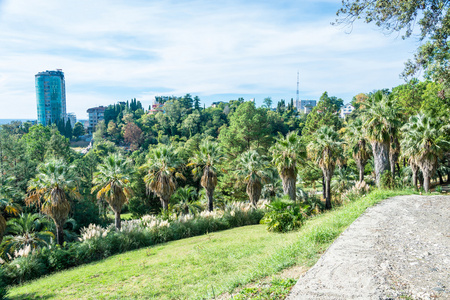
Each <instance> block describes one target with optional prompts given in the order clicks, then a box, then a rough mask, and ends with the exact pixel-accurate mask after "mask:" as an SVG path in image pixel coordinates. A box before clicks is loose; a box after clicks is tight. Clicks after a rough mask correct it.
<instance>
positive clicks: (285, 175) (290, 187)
mask: <svg viewBox="0 0 450 300" xmlns="http://www.w3.org/2000/svg"><path fill="white" fill-rule="evenodd" d="M280 177H281V181H282V183H283V192H284V194H285V195H288V196H289V198H290V199H291V200H294V201H295V199H296V191H295V180H296V178H297V172H296V170H295V168H283V169H282V170H281V172H280Z"/></svg>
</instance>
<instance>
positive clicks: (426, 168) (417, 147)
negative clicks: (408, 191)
mask: <svg viewBox="0 0 450 300" xmlns="http://www.w3.org/2000/svg"><path fill="white" fill-rule="evenodd" d="M448 127H449V125H445V126H443V125H442V124H440V122H439V120H436V119H433V118H431V117H429V116H426V115H424V114H422V113H420V114H418V115H416V116H412V117H410V118H409V122H408V123H407V124H405V125H404V126H403V127H402V131H403V135H404V137H403V140H402V146H403V148H404V152H405V154H406V155H408V156H409V157H410V163H412V165H414V164H416V165H418V166H419V167H420V170H421V171H422V174H423V187H424V189H425V192H428V191H429V189H430V179H431V177H432V176H433V174H434V172H435V170H436V168H437V162H438V158H439V157H441V156H442V154H443V153H444V149H443V147H444V144H448V143H449V142H448V141H447V140H446V136H445V134H444V130H445V129H447V128H448ZM412 165H411V169H412ZM413 180H414V179H413ZM415 180H417V179H415Z"/></svg>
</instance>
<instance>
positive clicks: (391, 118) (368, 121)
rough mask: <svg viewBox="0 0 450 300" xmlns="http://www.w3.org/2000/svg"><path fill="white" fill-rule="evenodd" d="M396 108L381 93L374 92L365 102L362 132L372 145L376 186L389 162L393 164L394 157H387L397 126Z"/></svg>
mask: <svg viewBox="0 0 450 300" xmlns="http://www.w3.org/2000/svg"><path fill="white" fill-rule="evenodd" d="M395 116H398V108H397V107H396V106H395V105H394V104H393V102H392V100H391V99H389V96H387V95H385V94H383V93H382V92H381V91H378V92H376V93H375V94H373V95H372V97H371V98H370V99H369V101H368V102H367V110H366V112H365V113H364V118H365V121H364V124H363V127H364V130H365V132H366V135H367V138H368V139H369V141H370V143H371V145H372V151H373V157H374V166H375V176H376V182H377V185H378V186H379V185H380V182H381V181H380V180H381V175H382V174H383V173H384V171H386V170H388V169H389V168H390V161H393V162H394V164H395V160H394V159H395V158H396V156H392V157H391V159H390V157H389V149H390V148H391V147H390V145H391V139H392V142H394V141H395V140H394V139H395V138H396V136H394V134H395V133H396V130H395V128H396V127H397V126H398V125H399V123H398V119H396V118H395Z"/></svg>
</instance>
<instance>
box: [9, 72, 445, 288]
mask: <svg viewBox="0 0 450 300" xmlns="http://www.w3.org/2000/svg"><path fill="white" fill-rule="evenodd" d="M441 88H442V85H441V84H440V83H435V82H419V81H411V82H409V83H408V84H405V85H401V86H399V87H396V88H394V89H392V92H391V91H389V90H382V91H375V92H372V93H368V94H358V95H356V96H355V98H354V99H353V100H352V104H354V106H355V110H354V111H353V112H352V114H350V115H349V116H347V117H346V118H345V119H342V118H339V117H338V113H339V110H340V109H341V107H342V105H343V101H342V99H338V98H336V97H333V96H329V95H328V94H327V93H324V94H323V95H322V97H321V98H320V101H319V102H318V104H317V106H316V107H315V108H314V109H312V111H311V112H310V113H309V114H304V113H301V112H298V111H297V110H295V109H294V106H293V103H292V102H291V103H287V105H286V102H285V101H284V100H282V101H279V102H278V104H277V106H276V109H274V110H272V109H271V108H270V107H271V105H272V102H271V101H272V100H271V99H266V100H265V105H264V106H263V107H256V105H255V104H254V103H253V102H245V101H244V100H243V99H238V100H231V101H228V102H221V103H218V104H216V105H214V106H213V107H208V108H205V107H203V108H202V107H201V105H200V102H199V101H200V99H199V98H198V97H192V96H191V95H189V94H187V95H185V96H184V97H168V98H161V99H159V101H160V102H159V104H158V105H156V106H154V107H151V109H150V110H148V111H146V110H145V109H144V108H143V107H142V105H141V103H140V102H139V101H137V100H135V99H133V100H132V101H131V102H119V103H117V104H114V105H110V106H108V107H107V109H106V111H105V122H100V123H99V124H98V125H97V127H96V130H95V132H94V133H93V139H94V140H93V145H92V147H88V149H87V150H89V151H87V153H85V154H83V153H80V152H77V151H75V150H73V148H72V147H70V145H71V142H73V143H75V142H76V141H77V140H78V138H80V136H81V137H82V138H83V139H85V138H86V136H83V133H84V132H83V131H82V130H81V129H80V128H79V127H80V125H76V126H75V127H74V130H73V131H72V140H70V138H69V137H65V136H64V135H63V134H61V133H60V130H62V129H60V130H58V126H56V125H53V126H47V127H44V126H41V125H35V126H31V124H29V123H20V122H13V123H11V124H7V125H2V127H1V129H0V174H1V175H0V196H1V197H0V201H1V202H0V234H1V235H2V236H4V237H3V242H2V244H1V245H0V251H1V253H0V256H1V259H2V260H1V262H2V263H3V264H4V267H5V268H4V269H5V270H6V273H7V275H5V276H6V277H5V278H9V279H8V280H7V281H8V282H9V283H19V282H21V281H22V280H27V279H30V278H31V277H33V276H40V275H41V274H46V273H48V272H51V271H54V270H58V269H61V268H67V267H69V266H72V265H78V264H81V263H85V262H87V261H91V260H92V259H100V258H102V257H105V256H109V255H111V254H112V253H117V252H121V251H126V250H129V249H135V248H136V247H141V246H144V245H150V244H152V243H156V242H160V241H165V240H171V239H177V238H182V237H186V236H190V235H193V234H200V233H203V232H206V231H210V230H218V229H226V228H231V227H234V226H241V225H245V224H255V223H258V222H259V220H260V219H261V218H262V213H261V211H259V210H256V211H255V212H254V213H248V215H246V216H244V217H242V215H241V214H240V213H236V212H234V213H233V214H234V215H232V214H231V212H228V213H227V207H229V205H230V203H232V202H235V201H237V202H239V203H247V204H245V205H248V206H249V207H250V206H252V207H257V206H258V205H260V203H261V200H260V199H265V200H271V199H275V198H280V197H282V195H283V194H284V195H287V196H288V197H289V198H290V199H291V201H297V203H298V205H297V204H296V205H291V204H286V202H277V201H274V202H272V204H270V205H271V208H272V209H271V212H270V213H268V214H267V215H266V217H265V220H266V221H267V222H268V224H271V225H270V226H271V228H273V229H274V230H275V231H287V230H291V229H295V228H298V227H299V226H301V224H302V221H303V219H304V218H306V217H307V216H310V215H313V214H316V213H319V212H320V211H322V210H323V209H330V208H332V206H334V205H340V204H342V203H345V202H347V201H352V200H354V199H355V198H357V197H359V196H361V195H362V194H365V193H367V191H368V190H369V186H372V185H375V184H378V185H382V186H386V187H390V188H393V187H398V186H405V185H412V186H413V187H415V188H422V187H424V188H425V191H426V192H428V191H430V190H431V188H432V185H431V180H432V179H433V178H436V179H439V181H440V182H441V183H443V181H444V180H445V177H447V178H446V179H447V180H449V173H450V154H449V149H450V147H449V141H448V136H449V132H450V131H449V115H450V112H449V106H448V105H447V101H448V99H447V98H445V95H444V98H442V95H440V94H439V91H440V90H441ZM411 97H413V99H414V101H412V100H411V99H410V98H411ZM269 100H270V101H269ZM411 105H412V106H414V109H411V108H410V106H411ZM418 111H420V113H419V114H417V112H418ZM77 128H78V129H77ZM75 129H76V130H75ZM75 133H76V134H75ZM418 145H420V147H419V146H418ZM418 147H419V148H420V149H419V148H418ZM307 150H308V151H307ZM307 154H308V155H307ZM355 174H357V175H359V176H356V177H355V176H354V175H355ZM357 179H359V180H357ZM321 193H322V195H323V198H322V199H318V196H319V195H320V194H321ZM25 200H27V201H25ZM293 203H295V202H293ZM207 211H209V212H207ZM251 211H253V210H251ZM40 212H41V213H43V214H44V216H43V215H39V214H38V215H35V214H36V213H40ZM218 212H225V214H224V216H228V217H226V218H225V217H223V218H225V219H223V218H222V219H220V218H219V219H217V220H216V221H214V222H213V223H208V224H209V225H205V226H203V225H199V224H200V223H201V222H203V221H195V220H197V219H198V220H200V219H201V218H202V217H201V215H202V214H204V213H210V214H216V213H218ZM124 213H127V216H131V217H132V218H139V217H142V216H145V215H152V216H156V215H159V216H160V217H158V218H161V220H169V219H170V218H173V217H172V216H174V215H177V218H182V217H183V216H193V219H192V220H191V221H189V222H185V223H183V225H174V227H173V228H178V229H176V231H175V232H166V231H164V233H162V232H159V231H158V233H155V232H153V231H151V232H152V233H151V234H150V233H147V232H145V233H142V232H140V233H139V234H137V233H136V234H135V233H132V232H131V233H130V232H128V233H126V234H125V233H124V232H126V230H127V228H128V225H127V224H128V223H126V222H128V221H122V220H121V216H123V214H124ZM248 218H250V219H248ZM49 220H50V221H49ZM112 220H114V222H115V226H112V227H107V226H108V225H109V224H110V223H111V222H112ZM220 220H222V221H220ZM249 220H250V221H249ZM30 222H31V223H30ZM124 222H125V224H126V225H123V223H124ZM38 223H39V224H40V225H39V224H38ZM19 224H23V225H20V226H19ZM25 224H28V225H26V226H25ZM30 224H34V225H33V226H31V225H30ZM42 224H46V225H45V226H44V225H42ZM186 224H191V225H192V224H197V225H192V226H191V225H189V226H191V227H189V226H188V225H186ZM201 224H203V223H201ZM277 224H278V225H277ZM21 226H22V227H21ZM93 226H94V227H95V226H101V227H95V228H103V229H99V230H106V229H105V228H109V229H108V233H106V234H105V236H99V237H98V240H99V241H98V244H95V245H94V244H92V245H90V246H86V245H87V243H91V242H87V240H82V241H79V240H78V239H79V238H80V235H81V236H82V235H83V234H85V233H86V230H88V228H94V227H93ZM177 226H178V227H177ZM186 226H188V227H186ZM197 226H200V227H201V228H203V229H199V228H197ZM208 226H212V227H208ZM21 228H22V229H21ZM114 228H115V229H114ZM163 229H164V228H163ZM163 229H161V230H163ZM164 230H165V229H164ZM174 230H175V229H174ZM177 230H178V231H177ZM205 230H206V231H205ZM149 232H150V231H149ZM154 234H156V236H154ZM25 235H26V236H27V237H28V238H29V239H22V237H23V236H25ZM64 241H65V242H64ZM56 243H57V244H59V246H56V245H55V244H56ZM95 249H100V250H98V252H95V251H96V250H95ZM92 251H94V252H92ZM30 253H31V254H30ZM30 255H31V256H32V257H34V258H33V259H31V258H30ZM89 257H92V258H89ZM41 258H42V259H41ZM12 262H13V263H14V264H16V265H20V266H23V268H22V269H21V270H22V271H20V272H19V270H15V269H14V268H13V267H12V266H13V265H14V264H13V263H12ZM25 266H26V267H25Z"/></svg>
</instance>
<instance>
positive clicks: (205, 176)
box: [188, 141, 223, 211]
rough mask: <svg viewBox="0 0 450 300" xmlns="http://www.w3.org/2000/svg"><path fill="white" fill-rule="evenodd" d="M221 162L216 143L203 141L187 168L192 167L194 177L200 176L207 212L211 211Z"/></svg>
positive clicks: (219, 151)
mask: <svg viewBox="0 0 450 300" xmlns="http://www.w3.org/2000/svg"><path fill="white" fill-rule="evenodd" d="M222 160H223V154H222V149H221V148H220V146H219V145H218V144H217V143H214V142H210V141H205V142H203V143H202V144H200V147H199V150H198V151H196V152H195V153H194V156H193V157H191V159H190V163H189V164H188V166H194V169H193V170H192V173H193V174H194V176H199V175H200V174H202V177H201V180H200V184H201V185H202V187H203V188H204V189H205V192H206V196H207V197H208V210H209V211H212V210H213V208H214V207H213V196H214V190H215V188H216V185H217V169H216V168H217V165H218V164H219V163H221V162H222Z"/></svg>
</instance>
